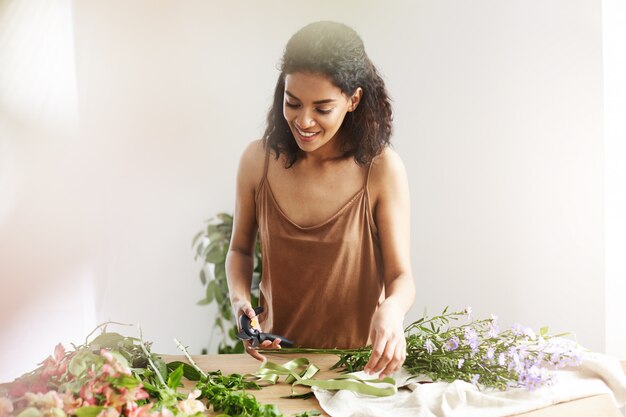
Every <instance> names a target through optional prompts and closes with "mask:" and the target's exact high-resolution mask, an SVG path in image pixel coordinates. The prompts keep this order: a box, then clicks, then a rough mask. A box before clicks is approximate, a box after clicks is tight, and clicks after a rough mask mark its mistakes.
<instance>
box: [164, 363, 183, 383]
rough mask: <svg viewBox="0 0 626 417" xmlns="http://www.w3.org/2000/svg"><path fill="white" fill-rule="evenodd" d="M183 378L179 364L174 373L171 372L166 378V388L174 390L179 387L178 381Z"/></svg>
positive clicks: (181, 367)
mask: <svg viewBox="0 0 626 417" xmlns="http://www.w3.org/2000/svg"><path fill="white" fill-rule="evenodd" d="M182 378H183V365H182V364H181V365H180V366H179V367H178V368H176V370H175V371H174V372H171V373H170V375H169V376H168V377H167V386H168V387H170V388H172V389H176V388H178V386H179V385H180V380H181V379H182Z"/></svg>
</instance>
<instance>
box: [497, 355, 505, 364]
mask: <svg viewBox="0 0 626 417" xmlns="http://www.w3.org/2000/svg"><path fill="white" fill-rule="evenodd" d="M498 365H500V366H504V365H506V355H505V354H504V352H501V353H500V354H499V355H498Z"/></svg>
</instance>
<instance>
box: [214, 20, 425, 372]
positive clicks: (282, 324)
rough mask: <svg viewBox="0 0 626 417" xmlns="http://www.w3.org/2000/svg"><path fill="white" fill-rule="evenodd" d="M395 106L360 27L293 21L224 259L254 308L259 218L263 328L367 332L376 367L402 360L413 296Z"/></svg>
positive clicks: (246, 160) (337, 342) (344, 343)
mask: <svg viewBox="0 0 626 417" xmlns="http://www.w3.org/2000/svg"><path fill="white" fill-rule="evenodd" d="M391 116H392V115H391V105H390V100H389V98H388V96H387V92H386V90H385V85H384V82H383V80H382V79H381V77H380V76H379V75H378V73H377V71H376V68H375V67H374V65H373V64H372V63H371V61H370V60H369V58H368V57H367V54H366V53H365V50H364V47H363V43H362V41H361V39H360V37H359V36H358V34H357V33H356V32H355V31H354V30H352V29H351V28H349V27H347V26H345V25H343V24H339V23H334V22H316V23H312V24H310V25H308V26H305V27H304V28H302V29H301V30H300V31H298V32H297V33H296V34H295V35H294V36H293V37H292V38H291V39H290V40H289V42H288V43H287V46H286V48H285V52H284V55H283V60H282V65H281V73H280V76H279V77H278V83H277V85H276V89H275V93H274V102H273V106H272V108H271V109H270V112H269V115H268V118H267V128H266V131H265V134H264V136H263V139H262V140H259V141H255V142H252V143H251V144H250V145H249V146H248V147H247V149H246V150H245V151H244V153H243V155H242V157H241V161H240V164H239V170H238V174H237V196H236V199H237V200H236V204H235V216H234V226H233V234H232V239H231V244H230V249H229V253H228V257H227V262H226V271H227V276H228V283H229V290H230V298H231V302H232V305H233V309H234V311H235V316H236V317H240V316H241V315H242V314H245V315H247V316H248V317H250V318H251V319H252V318H254V317H255V312H254V310H253V308H252V306H251V304H250V283H251V277H252V269H253V255H254V245H255V238H256V235H257V230H258V231H259V236H260V239H261V248H262V258H263V265H262V266H263V278H262V281H261V286H260V290H261V306H262V307H263V308H264V312H263V313H262V314H260V315H259V317H258V321H259V325H260V327H261V328H262V329H263V331H265V332H271V333H274V334H279V335H282V336H284V337H286V338H289V339H291V340H293V341H295V343H296V345H298V346H305V347H326V348H333V347H337V348H354V347H361V346H364V345H366V344H368V343H372V349H373V350H372V355H371V358H370V360H369V362H368V364H367V366H366V367H365V370H366V372H368V373H372V374H373V373H379V372H380V374H379V377H381V378H383V377H385V376H386V375H389V374H391V373H393V372H395V371H397V370H398V369H399V368H400V367H401V366H402V364H403V363H404V359H405V355H406V353H405V352H406V343H405V339H404V331H403V320H404V316H405V314H406V312H407V311H408V309H409V308H410V306H411V304H412V303H413V300H414V297H415V288H414V283H413V277H412V274H411V263H410V241H409V240H410V239H409V234H410V224H409V223H410V219H409V217H410V213H409V212H410V210H409V191H408V183H407V178H406V171H405V169H404V166H403V164H402V162H401V160H400V158H399V157H398V155H397V154H396V153H395V152H394V151H393V150H391V149H390V148H389V146H388V145H389V140H390V136H391ZM279 342H280V340H279V339H277V340H276V341H274V342H273V343H271V342H269V341H266V342H264V343H263V344H262V345H261V346H262V347H263V348H279ZM246 350H247V352H248V353H249V354H251V355H252V356H253V357H255V358H257V359H259V360H264V359H265V358H264V357H263V356H261V355H260V354H259V353H258V352H257V351H256V350H255V349H254V348H252V347H251V346H250V345H246Z"/></svg>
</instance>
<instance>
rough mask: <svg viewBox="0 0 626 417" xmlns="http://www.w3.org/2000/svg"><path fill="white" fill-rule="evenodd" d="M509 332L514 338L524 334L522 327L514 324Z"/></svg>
mask: <svg viewBox="0 0 626 417" xmlns="http://www.w3.org/2000/svg"><path fill="white" fill-rule="evenodd" d="M511 331H512V332H513V334H514V335H515V336H521V335H522V334H524V326H522V325H521V324H519V323H515V324H514V325H513V326H511Z"/></svg>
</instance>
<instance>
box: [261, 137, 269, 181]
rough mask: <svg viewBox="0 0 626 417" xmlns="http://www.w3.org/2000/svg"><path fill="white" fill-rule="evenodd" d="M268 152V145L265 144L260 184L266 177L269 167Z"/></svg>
mask: <svg viewBox="0 0 626 417" xmlns="http://www.w3.org/2000/svg"><path fill="white" fill-rule="evenodd" d="M266 146H267V145H266ZM270 152H271V150H270V147H269V146H267V148H266V149H265V165H264V166H263V177H262V178H261V184H262V183H264V182H265V179H266V178H267V171H268V169H269V164H270Z"/></svg>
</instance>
